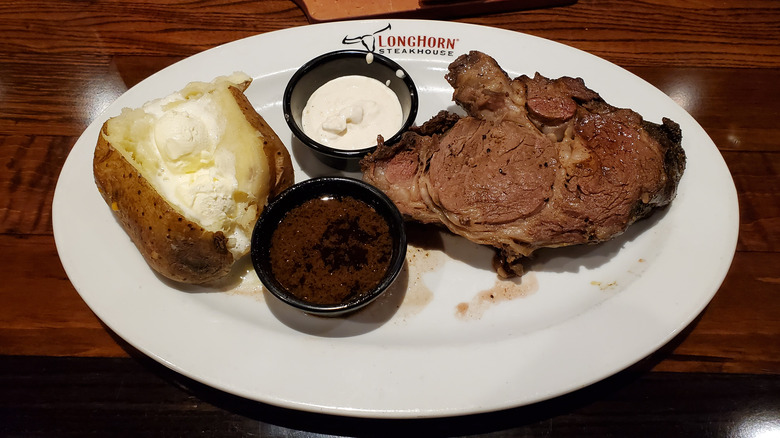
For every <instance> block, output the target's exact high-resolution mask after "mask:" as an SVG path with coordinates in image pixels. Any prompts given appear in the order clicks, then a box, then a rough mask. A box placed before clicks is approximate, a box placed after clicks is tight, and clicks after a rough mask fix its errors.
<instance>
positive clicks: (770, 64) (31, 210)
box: [0, 0, 780, 436]
mask: <svg viewBox="0 0 780 438" xmlns="http://www.w3.org/2000/svg"><path fill="white" fill-rule="evenodd" d="M457 21H460V22H467V23H475V24H481V25H486V26H493V27H499V28H503V29H509V30H514V31H519V32H524V33H528V34H531V35H536V36H540V37H544V38H548V39H551V40H555V41H558V42H560V43H564V44H567V45H570V46H573V47H576V48H579V49H582V50H585V51H588V52H590V53H593V54H595V55H597V56H600V57H603V58H605V59H607V60H609V61H611V62H614V63H616V64H618V65H620V66H622V67H624V68H626V69H628V70H630V71H631V72H633V73H635V74H637V75H638V76H640V77H642V78H644V79H645V80H647V81H649V82H650V83H651V84H653V85H655V86H656V87H658V88H659V89H660V90H662V91H663V92H665V93H667V94H668V95H669V96H671V97H672V99H674V100H675V101H676V102H677V103H678V104H680V105H681V106H682V107H683V108H685V109H686V110H687V111H688V112H689V113H690V114H691V115H692V116H693V117H694V118H695V119H696V120H697V121H698V122H699V123H700V124H701V125H702V126H703V128H704V129H705V130H706V132H707V133H708V134H709V135H710V136H711V137H712V139H713V140H714V142H715V144H716V145H717V146H718V148H719V149H720V151H721V153H722V155H723V157H724V159H725V161H726V163H727V165H728V167H729V169H730V171H731V173H732V176H733V178H734V182H735V184H736V187H737V191H738V195H739V202H740V232H739V242H738V246H737V252H736V254H735V257H734V261H733V264H732V266H731V269H730V271H729V273H728V275H727V277H726V279H725V281H724V283H723V285H722V287H721V288H720V290H719V291H718V293H717V294H716V295H715V297H714V299H713V300H712V302H711V303H710V305H709V306H708V307H707V308H706V309H705V311H704V312H703V313H702V314H701V315H700V316H699V318H697V320H696V321H695V322H694V323H693V324H692V325H691V326H690V327H688V328H687V329H686V330H685V331H684V332H683V333H682V334H680V335H679V336H678V337H677V338H676V339H675V340H674V341H673V342H671V343H670V344H669V345H667V346H665V347H664V348H662V349H661V350H659V351H658V352H657V353H655V354H653V355H652V356H651V357H650V358H648V359H646V360H645V361H643V362H642V363H641V364H639V365H638V366H636V367H633V368H632V369H630V370H628V371H626V372H623V373H620V374H619V375H617V376H615V377H613V378H610V379H607V380H606V381H604V382H600V383H598V384H596V385H593V386H592V387H588V388H585V389H584V390H582V391H578V392H576V393H574V394H570V395H567V396H564V397H561V398H558V399H554V400H551V401H549V402H544V403H541V404H538V405H533V406H530V407H523V408H518V409H514V410H509V411H504V412H499V413H494V414H485V415H478V416H469V417H459V418H455V419H449V421H417V422H415V421H403V422H388V421H370V420H354V419H342V418H335V417H327V416H316V415H308V414H303V413H298V412H291V411H287V410H284V409H280V408H274V407H271V406H265V405H262V404H258V403H253V402H248V401H246V400H243V399H240V398H237V397H233V396H230V395H227V394H224V393H221V392H219V391H216V390H213V389H210V388H208V387H204V386H203V385H200V384H197V383H195V382H192V381H189V380H187V379H185V378H183V377H181V376H179V375H177V374H176V373H173V372H170V371H168V370H166V369H164V368H163V367H162V366H160V365H158V364H156V363H154V362H153V361H151V360H149V359H146V358H144V357H143V356H142V355H140V354H138V353H137V352H136V351H135V350H133V349H132V348H131V347H129V346H128V345H126V344H125V343H124V342H123V341H122V340H121V339H118V338H117V337H116V336H115V335H113V334H112V333H111V332H110V331H109V330H107V329H106V327H105V326H104V325H103V324H102V323H101V322H100V320H99V319H97V318H96V317H95V315H94V314H93V313H92V312H91V311H90V310H89V308H88V307H87V306H86V305H85V304H84V302H83V301H82V300H81V298H80V297H79V295H78V293H77V292H76V291H75V289H74V288H73V286H72V285H71V283H70V282H69V281H68V278H67V276H66V275H65V272H64V270H63V268H62V266H61V264H60V262H59V258H58V256H57V250H56V248H55V245H54V238H53V236H52V222H51V202H52V197H53V193H54V187H55V184H56V181H57V177H58V174H59V171H60V170H61V168H62V165H63V163H64V160H65V158H66V157H67V155H68V152H69V151H70V148H71V147H72V146H73V144H74V143H75V141H76V139H77V138H78V136H79V135H80V134H81V132H82V131H83V130H84V129H85V128H86V126H87V125H88V124H89V123H90V122H91V121H92V120H93V119H94V118H96V117H98V115H99V114H100V112H101V111H102V110H103V109H104V108H106V107H107V106H108V105H109V104H110V103H111V102H112V101H113V100H114V99H115V98H117V97H118V96H119V95H121V93H123V92H124V91H125V90H127V89H128V88H129V87H132V86H133V85H135V84H136V83H138V82H139V81H141V80H142V79H144V78H146V77H147V76H149V75H151V74H152V73H154V72H156V71H158V70H160V69H162V68H164V67H166V66H168V65H170V64H172V63H174V62H176V61H178V60H181V59H183V58H185V57H188V56H190V55H193V54H195V53H198V52H200V51H203V50H205V49H209V48H212V47H215V46H217V45H220V44H223V43H226V42H229V41H233V40H236V39H239V38H244V37H248V36H252V35H256V34H260V33H265V32H270V31H274V30H279V29H286V28H290V27H296V26H305V25H307V21H306V17H305V16H304V14H303V12H302V11H301V10H300V9H299V8H298V7H297V6H296V4H295V3H294V2H293V1H291V0H264V1H224V0H194V1H184V0H154V1H152V0H137V1H125V0H114V1H111V0H90V1H84V0H66V1H61V0H30V1H23V0H6V1H4V2H1V3H0V164H1V165H2V167H0V370H1V371H0V435H3V436H8V435H13V436H29V435H46V436H60V435H66V434H73V435H85V434H97V435H108V434H112V433H115V432H124V434H126V435H138V434H155V435H157V434H173V435H194V434H200V435H212V434H219V435H231V434H234V433H235V434H248V435H261V436H311V435H318V434H336V435H379V434H382V435H394V434H401V433H402V432H403V433H406V434H409V433H412V434H413V433H414V432H415V431H416V432H418V433H419V434H421V435H422V434H432V435H463V434H480V433H484V434H488V435H494V436H510V435H517V434H527V435H553V436H557V435H576V436H580V435H590V436H605V435H611V436H642V435H644V436H661V435H664V436H669V435H677V436H760V435H758V434H757V433H758V432H761V431H766V430H768V431H769V432H773V433H775V434H777V433H780V420H779V419H780V395H779V394H780V383H778V382H780V176H778V175H779V174H780V3H779V2H777V1H773V0H733V1H721V0H687V1H675V0H646V1H641V0H640V1H630V2H626V1H617V0H613V1H609V0H580V1H578V2H577V3H576V4H573V5H570V6H565V7H557V8H549V9H539V10H531V11H520V12H512V13H504V14H492V15H483V16H472V17H464V18H461V19H458V20H457ZM710 202H718V200H717V199H712V200H710ZM712 238H713V239H717V238H718V236H712ZM751 427H753V429H750V428H751ZM756 428H758V429H756ZM760 428H764V429H760ZM754 429H755V430H754ZM756 431H758V432H756Z"/></svg>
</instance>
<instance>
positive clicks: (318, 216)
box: [269, 196, 393, 305]
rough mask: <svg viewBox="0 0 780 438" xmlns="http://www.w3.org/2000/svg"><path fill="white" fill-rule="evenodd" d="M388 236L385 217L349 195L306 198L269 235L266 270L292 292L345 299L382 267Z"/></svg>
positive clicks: (323, 300) (377, 277)
mask: <svg viewBox="0 0 780 438" xmlns="http://www.w3.org/2000/svg"><path fill="white" fill-rule="evenodd" d="M392 252H393V241H392V237H391V236H390V227H389V226H388V224H387V221H385V219H384V218H383V217H382V216H381V215H379V213H377V212H376V211H375V210H374V209H373V208H372V207H371V206H369V205H368V204H366V203H365V202H362V201H360V200H358V199H355V198H353V197H350V196H342V197H321V198H315V199H311V200H308V201H306V202H304V203H303V204H301V205H299V206H297V207H295V208H294V209H292V210H290V211H289V212H288V213H287V214H286V215H285V216H284V218H282V220H281V222H280V223H279V225H278V226H277V227H276V230H274V232H273V235H272V236H271V246H270V249H269V256H270V263H271V272H272V274H273V276H274V277H276V279H277V281H279V283H281V285H282V286H283V287H284V288H285V289H287V290H288V291H289V292H290V293H291V294H293V295H295V296H296V297H297V298H299V299H301V300H303V301H306V302H309V303H312V304H319V305H332V304H339V303H343V302H347V301H351V300H352V299H354V298H357V297H359V296H360V295H362V294H366V293H368V292H370V291H371V290H372V289H374V288H375V287H376V286H377V285H378V284H379V282H380V281H381V280H382V278H383V277H384V276H385V274H386V273H387V270H388V268H389V266H390V258H391V256H392Z"/></svg>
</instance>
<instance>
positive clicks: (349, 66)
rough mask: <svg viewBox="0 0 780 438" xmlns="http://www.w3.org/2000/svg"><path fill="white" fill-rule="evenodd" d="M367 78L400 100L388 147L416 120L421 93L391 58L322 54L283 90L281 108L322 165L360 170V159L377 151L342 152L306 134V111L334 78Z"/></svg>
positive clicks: (355, 52)
mask: <svg viewBox="0 0 780 438" xmlns="http://www.w3.org/2000/svg"><path fill="white" fill-rule="evenodd" d="M351 75H356V76H365V77H368V78H373V79H376V80H377V81H379V82H380V83H382V84H384V85H385V86H387V87H388V88H389V89H390V90H392V92H393V93H394V94H395V96H396V97H397V98H398V103H400V106H401V115H402V116H401V122H400V126H399V127H398V130H397V131H395V132H394V133H392V134H391V135H389V136H388V135H383V139H384V143H385V144H393V143H395V142H397V141H398V140H400V138H401V135H402V134H403V132H404V131H406V130H407V129H409V127H411V126H412V124H414V121H415V118H416V117H417V107H418V103H419V102H418V94H417V87H416V86H415V84H414V81H413V80H412V78H411V76H410V75H409V73H408V72H407V71H406V70H405V69H404V68H403V67H401V66H400V65H399V64H398V63H396V62H395V61H393V60H392V59H390V58H388V57H386V56H383V55H380V54H377V53H371V52H366V51H360V50H339V51H335V52H330V53H326V54H323V55H320V56H318V57H316V58H314V59H312V60H311V61H309V62H307V63H306V64H304V65H303V66H302V67H301V68H300V69H298V71H296V72H295V74H294V75H293V76H292V78H291V79H290V81H289V82H288V84H287V87H286V88H285V91H284V98H283V100H282V109H283V111H284V118H285V121H286V122H287V125H288V126H289V127H290V130H291V131H292V133H293V135H294V136H295V137H296V138H298V139H299V140H300V141H301V142H302V143H303V144H305V145H306V146H307V147H308V148H309V149H310V150H311V151H312V152H314V154H315V155H316V156H317V158H319V159H320V160H321V161H322V162H324V163H325V164H327V165H328V166H331V167H333V168H336V169H340V170H358V169H359V163H360V160H361V159H362V158H363V157H364V156H365V155H366V154H368V153H370V152H372V151H373V150H374V149H375V148H376V141H372V142H369V143H368V144H366V145H365V147H358V148H356V149H339V148H336V147H332V146H329V145H326V144H323V143H322V142H321V141H318V139H315V138H312V137H311V136H309V135H307V133H306V132H304V126H303V112H304V109H305V108H306V104H307V102H308V101H309V98H310V97H311V95H312V94H313V93H314V92H315V91H317V90H318V89H320V87H322V86H323V85H325V84H327V83H328V82H330V81H331V80H333V79H337V78H341V77H344V76H351Z"/></svg>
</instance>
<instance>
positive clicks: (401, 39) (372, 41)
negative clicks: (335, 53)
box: [341, 23, 458, 57]
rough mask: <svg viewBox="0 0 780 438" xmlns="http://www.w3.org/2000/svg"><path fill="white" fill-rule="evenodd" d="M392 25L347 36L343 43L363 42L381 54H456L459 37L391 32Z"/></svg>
mask: <svg viewBox="0 0 780 438" xmlns="http://www.w3.org/2000/svg"><path fill="white" fill-rule="evenodd" d="M391 30H392V26H391V25H390V24H389V23H388V25H387V26H385V27H383V28H382V29H379V30H377V31H375V32H373V33H369V34H365V35H360V36H345V37H344V39H342V40H341V43H342V44H345V45H350V44H362V45H363V47H364V48H365V49H366V50H368V51H369V52H372V53H378V54H380V55H401V54H419V55H433V56H449V57H453V56H455V45H456V44H457V42H458V38H446V37H441V36H435V35H426V34H407V35H398V34H393V33H391Z"/></svg>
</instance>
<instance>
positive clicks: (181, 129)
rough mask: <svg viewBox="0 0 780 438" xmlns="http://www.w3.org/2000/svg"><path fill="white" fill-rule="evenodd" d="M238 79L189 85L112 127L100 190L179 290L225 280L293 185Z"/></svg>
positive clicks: (274, 140)
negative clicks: (266, 213) (269, 210)
mask: <svg viewBox="0 0 780 438" xmlns="http://www.w3.org/2000/svg"><path fill="white" fill-rule="evenodd" d="M250 83H251V78H250V77H249V76H247V75H245V74H243V73H234V74H233V75H231V76H222V77H219V78H216V79H215V80H214V81H212V82H208V83H207V82H193V83H190V84H188V85H187V86H186V87H185V88H184V89H182V90H181V91H179V92H177V93H173V94H171V95H170V96H168V97H165V98H161V99H157V100H153V101H151V102H148V103H146V104H145V105H143V107H141V108H137V109H129V108H125V109H123V110H122V112H121V114H120V115H118V116H116V117H113V118H110V119H108V120H107V121H106V122H105V123H104V124H103V127H102V129H101V133H100V135H99V137H98V139H97V146H96V147H95V155H94V160H93V172H94V177H95V182H96V184H97V187H98V189H99V191H100V193H101V195H102V196H103V199H104V200H105V201H106V203H107V204H108V206H109V207H110V208H111V210H112V211H113V212H114V213H115V214H116V217H117V219H118V221H119V223H120V224H121V225H122V227H123V228H124V230H125V231H126V232H127V234H128V235H129V236H130V238H131V240H132V241H133V243H135V245H136V247H137V248H138V250H139V251H140V252H141V254H142V255H143V257H144V258H145V259H146V261H147V263H148V264H149V265H150V266H151V267H152V268H153V269H154V270H155V271H157V272H158V273H160V274H161V275H163V276H165V277H167V278H169V279H171V280H175V281H178V282H183V283H190V284H202V283H207V282H211V281H214V280H218V279H220V278H223V277H225V276H227V275H228V274H229V273H230V271H231V268H232V266H233V264H234V263H235V262H236V261H237V260H238V259H239V258H241V257H243V256H244V255H246V254H247V253H248V252H249V246H250V240H251V235H252V230H253V228H254V224H255V222H256V221H257V219H258V217H259V216H260V213H261V212H262V210H263V208H264V206H265V205H266V202H267V201H268V200H269V199H270V198H272V197H274V196H275V195H277V194H278V193H279V192H281V191H282V190H284V189H285V188H287V187H289V186H290V185H291V184H292V183H293V179H294V178H293V168H292V162H291V160H290V155H289V153H288V151H287V149H286V148H285V146H284V144H283V143H282V142H281V141H280V140H279V137H278V136H277V135H276V134H275V133H274V131H273V129H271V127H270V126H269V125H268V124H267V123H266V122H265V120H263V118H262V117H261V116H260V115H259V114H258V113H257V112H256V111H255V110H254V108H253V107H252V105H251V103H250V102H249V100H248V99H247V98H246V96H245V95H244V93H243V92H244V91H245V90H246V88H247V87H248V86H249V84H250Z"/></svg>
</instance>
